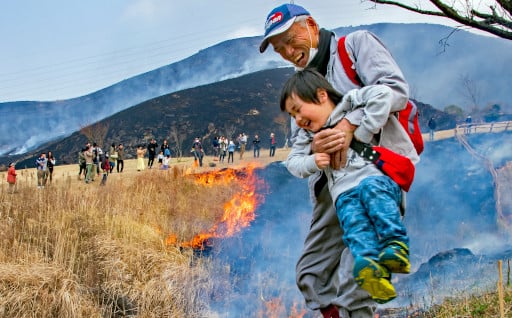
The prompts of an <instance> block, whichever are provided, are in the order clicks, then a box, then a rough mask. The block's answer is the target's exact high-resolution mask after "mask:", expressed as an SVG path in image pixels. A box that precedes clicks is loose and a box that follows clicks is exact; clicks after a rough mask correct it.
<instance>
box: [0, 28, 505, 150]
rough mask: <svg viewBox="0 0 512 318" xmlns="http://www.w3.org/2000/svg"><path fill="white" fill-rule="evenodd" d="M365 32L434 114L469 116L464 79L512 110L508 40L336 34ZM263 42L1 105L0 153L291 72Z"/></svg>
mask: <svg viewBox="0 0 512 318" xmlns="http://www.w3.org/2000/svg"><path fill="white" fill-rule="evenodd" d="M363 28H364V29H369V30H371V31H372V32H374V33H375V34H377V35H378V36H380V37H381V38H382V40H383V41H384V43H386V45H387V46H388V47H389V49H390V51H391V52H392V54H393V56H394V57H395V59H396V60H397V62H398V63H399V65H400V66H401V68H402V70H403V72H404V75H405V76H406V78H407V79H408V81H409V83H410V87H411V96H412V97H413V98H414V99H416V100H420V101H422V102H424V103H426V104H430V105H432V106H434V107H435V108H436V109H444V107H445V106H447V105H452V104H455V105H459V106H460V107H462V108H467V109H466V110H467V111H469V110H470V109H469V108H468V107H467V106H468V105H467V104H468V101H467V99H466V98H465V97H464V94H463V93H464V92H463V89H462V88H463V87H462V81H461V78H462V77H466V78H468V79H470V80H471V81H473V83H474V84H475V87H476V88H477V90H478V92H479V94H478V95H479V101H478V102H479V105H480V106H481V107H485V106H487V105H488V104H493V103H497V104H499V105H501V106H502V107H503V108H506V107H508V109H509V110H510V107H512V101H511V100H510V94H509V93H508V91H509V88H510V87H511V86H512V82H511V81H512V77H511V76H510V74H509V72H507V71H508V70H509V65H511V64H512V57H511V55H510V54H507V52H510V51H511V50H512V42H510V41H506V40H503V39H497V38H492V37H486V36H481V35H476V34H473V33H470V32H466V31H463V30H459V31H457V32H453V31H454V30H453V29H452V28H449V27H446V26H441V25H434V24H392V23H382V24H375V25H366V26H357V27H344V28H338V29H336V30H335V31H336V32H337V34H345V33H348V32H351V31H354V30H356V29H363ZM452 33H453V34H452ZM450 34H451V35H450ZM448 35H450V36H449V38H447V36H448ZM398 39H399V40H398ZM444 40H447V42H444ZM260 41H261V37H251V38H240V39H235V40H230V41H226V42H222V43H219V44H217V45H214V46H212V47H209V48H205V49H204V50H202V51H200V52H198V53H197V54H195V55H193V56H190V57H189V58H186V59H184V60H182V61H179V62H176V63H172V64H170V65H167V66H164V67H161V68H158V69H156V70H150V71H148V72H146V73H144V74H140V75H138V76H135V77H133V78H129V79H126V80H124V81H122V82H119V83H117V84H114V85H112V86H110V87H106V88H104V89H102V90H99V91H97V92H93V93H91V94H88V95H86V96H80V97H76V98H73V99H69V100H58V101H19V102H10V103H0V114H1V115H2V118H3V124H2V125H1V126H0V155H7V154H23V153H26V152H27V151H32V150H34V149H36V148H38V147H40V146H41V145H42V144H44V143H47V142H49V141H52V140H53V141H55V140H60V139H62V138H64V137H66V136H69V135H71V134H73V133H74V132H76V131H77V130H79V128H80V127H81V126H85V125H88V124H92V123H95V122H97V121H99V120H102V119H104V118H106V117H109V116H111V115H113V114H115V113H118V112H120V111H123V110H125V109H128V108H130V107H132V106H135V105H138V104H140V103H142V102H145V101H148V100H151V99H153V98H156V97H159V96H163V95H167V94H169V93H173V92H177V91H182V90H184V89H187V88H191V87H197V86H200V85H206V84H210V83H215V82H218V81H222V80H225V79H229V78H236V77H239V76H242V75H246V74H250V73H253V72H257V71H261V70H265V69H275V68H276V67H286V66H288V64H286V63H285V62H283V61H282V60H281V59H280V58H279V57H278V56H277V54H273V53H272V52H266V53H265V54H260V53H259V51H258V49H257V48H258V45H259V42H260ZM468 52H470V54H468Z"/></svg>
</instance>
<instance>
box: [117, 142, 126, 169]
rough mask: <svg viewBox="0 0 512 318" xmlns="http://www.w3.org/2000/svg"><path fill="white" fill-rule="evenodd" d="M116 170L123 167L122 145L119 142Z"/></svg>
mask: <svg viewBox="0 0 512 318" xmlns="http://www.w3.org/2000/svg"><path fill="white" fill-rule="evenodd" d="M116 169H117V172H118V173H119V172H123V169H124V146H123V144H119V146H117V168H116Z"/></svg>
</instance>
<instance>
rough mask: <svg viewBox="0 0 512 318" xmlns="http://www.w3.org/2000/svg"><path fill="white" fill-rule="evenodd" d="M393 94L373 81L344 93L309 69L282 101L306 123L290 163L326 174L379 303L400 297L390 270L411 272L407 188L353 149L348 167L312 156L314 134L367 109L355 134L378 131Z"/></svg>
mask: <svg viewBox="0 0 512 318" xmlns="http://www.w3.org/2000/svg"><path fill="white" fill-rule="evenodd" d="M390 94H391V90H390V88H388V87H387V86H384V85H373V86H366V87H363V88H361V89H358V90H352V91H349V92H348V93H347V94H346V95H345V96H342V95H341V94H340V93H339V92H337V91H336V90H335V89H334V88H333V87H332V86H331V84H329V82H327V80H326V79H325V78H324V77H323V76H322V75H321V74H319V73H318V72H316V71H313V70H304V71H299V72H297V73H295V74H294V75H293V76H292V77H291V78H290V79H289V80H288V81H287V82H286V84H285V86H284V88H283V91H282V94H281V100H280V106H281V110H282V111H286V112H288V113H289V114H290V115H291V116H292V117H293V118H294V119H295V122H296V123H297V125H298V126H299V127H300V130H299V132H298V136H297V139H296V141H295V142H294V143H293V147H292V151H291V152H290V154H289V155H288V158H287V161H286V166H287V168H288V170H289V171H290V173H292V174H293V175H295V176H297V177H301V178H305V177H308V176H310V175H312V174H314V173H317V172H319V171H323V172H324V173H325V174H326V176H327V179H328V185H329V191H330V192H331V195H332V198H333V199H334V203H335V207H336V213H337V215H338V218H339V221H340V225H341V227H342V229H343V232H344V234H343V240H344V242H345V244H346V245H347V246H348V247H349V248H350V250H351V252H352V254H353V256H354V269H353V274H354V278H355V280H356V282H357V283H358V284H359V285H360V286H361V287H362V288H363V289H365V290H366V291H368V293H369V294H370V295H371V296H372V298H373V299H374V300H375V301H377V302H379V303H386V302H388V301H390V300H392V299H393V298H395V297H396V292H395V289H394V287H393V285H392V284H391V282H390V277H391V275H390V273H392V272H393V273H408V272H409V271H410V263H409V248H408V244H409V239H408V237H407V233H406V229H405V227H404V225H403V224H402V222H401V216H400V204H401V198H402V197H401V189H400V187H399V186H398V185H397V184H396V183H395V182H394V181H393V180H392V179H391V178H389V177H388V176H386V175H384V174H383V172H382V171H381V170H379V168H378V167H377V166H376V165H375V164H373V163H372V162H370V161H368V160H366V159H364V158H363V157H361V156H359V154H357V153H356V152H355V151H353V150H352V149H348V151H347V154H346V155H347V161H346V165H345V166H344V167H342V168H341V169H340V170H334V169H332V168H331V167H330V160H331V156H330V155H329V154H326V153H313V154H312V152H311V141H312V139H313V134H314V133H316V132H318V131H320V130H321V129H323V128H328V127H332V126H334V125H335V124H336V123H338V122H339V121H340V120H341V119H343V118H344V116H345V115H346V114H347V112H350V111H353V110H354V109H356V108H361V107H363V108H364V112H363V118H362V119H361V124H360V126H359V127H358V128H357V129H356V131H355V132H354V137H356V136H358V135H363V136H368V134H376V133H378V132H379V130H380V128H381V127H383V126H384V124H385V123H386V121H387V120H388V116H389V115H388V114H389V112H390V107H391V105H390V104H389V102H388V101H389V100H390V99H389V96H390ZM358 129H360V131H359V132H358V131H357V130H358ZM340 142H345V141H344V140H340Z"/></svg>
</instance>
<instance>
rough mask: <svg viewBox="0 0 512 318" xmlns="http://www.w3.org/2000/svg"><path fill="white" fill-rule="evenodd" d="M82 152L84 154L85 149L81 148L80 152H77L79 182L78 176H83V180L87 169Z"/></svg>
mask: <svg viewBox="0 0 512 318" xmlns="http://www.w3.org/2000/svg"><path fill="white" fill-rule="evenodd" d="M84 152H85V148H82V149H80V151H79V152H78V167H79V169H80V170H79V171H78V180H81V178H80V176H81V175H82V174H83V175H84V178H85V176H86V174H87V167H86V165H85V155H84Z"/></svg>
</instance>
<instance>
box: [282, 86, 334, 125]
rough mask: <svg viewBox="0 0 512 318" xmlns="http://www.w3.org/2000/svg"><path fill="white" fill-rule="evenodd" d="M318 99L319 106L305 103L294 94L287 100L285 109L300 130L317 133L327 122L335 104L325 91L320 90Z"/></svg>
mask: <svg viewBox="0 0 512 318" xmlns="http://www.w3.org/2000/svg"><path fill="white" fill-rule="evenodd" d="M317 97H318V100H319V101H320V103H319V104H315V103H313V102H305V101H303V100H302V99H300V98H299V97H298V96H297V95H296V94H292V95H290V96H289V97H288V98H287V99H286V102H285V106H286V107H285V109H286V111H287V112H288V113H289V114H290V116H292V117H293V118H294V119H295V122H296V123H297V126H299V127H300V128H303V129H306V130H309V131H312V132H317V131H319V130H320V129H321V128H322V127H323V126H324V125H325V123H326V122H327V119H328V118H329V115H330V114H331V112H332V110H333V109H334V103H333V102H331V100H330V99H329V97H328V96H327V92H326V91H324V90H318V92H317Z"/></svg>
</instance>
